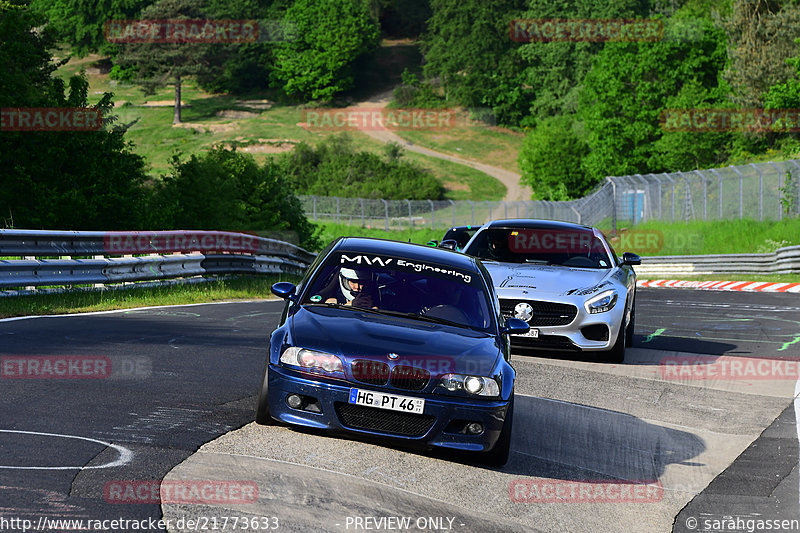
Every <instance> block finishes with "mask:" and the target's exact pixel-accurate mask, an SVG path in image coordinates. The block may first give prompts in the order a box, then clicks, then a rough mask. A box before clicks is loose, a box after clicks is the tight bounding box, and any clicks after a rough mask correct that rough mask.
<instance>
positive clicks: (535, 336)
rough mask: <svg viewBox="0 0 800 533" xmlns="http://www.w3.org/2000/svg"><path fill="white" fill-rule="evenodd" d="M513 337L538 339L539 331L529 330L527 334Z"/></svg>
mask: <svg viewBox="0 0 800 533" xmlns="http://www.w3.org/2000/svg"><path fill="white" fill-rule="evenodd" d="M514 336H515V337H530V338H531V339H538V338H539V330H538V329H533V328H531V329H529V330H528V332H527V333H522V334H521V335H514Z"/></svg>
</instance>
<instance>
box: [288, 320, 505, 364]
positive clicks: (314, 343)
mask: <svg viewBox="0 0 800 533" xmlns="http://www.w3.org/2000/svg"><path fill="white" fill-rule="evenodd" d="M290 320H291V335H292V339H291V343H292V344H293V345H295V346H301V347H303V348H308V349H312V350H319V351H323V352H328V353H333V354H336V355H338V356H340V357H341V358H342V359H344V360H345V363H346V365H348V366H349V363H350V362H351V361H352V360H354V359H369V360H380V361H383V362H386V363H389V364H390V365H391V366H393V365H395V364H405V365H409V366H415V367H422V368H427V369H428V370H429V371H430V372H431V374H433V375H442V374H447V373H469V374H473V375H484V376H488V375H490V372H491V370H492V369H493V368H494V366H495V363H496V361H497V359H498V358H499V357H501V353H502V352H501V349H500V347H499V345H498V344H497V340H496V339H495V338H494V337H493V336H491V335H489V334H487V333H481V332H479V331H474V330H470V329H465V328H458V327H453V326H447V325H443V324H435V323H433V322H424V321H419V320H413V319H409V318H401V317H392V316H387V315H378V314H375V313H368V312H359V311H351V310H347V309H337V308H334V307H321V306H320V307H317V306H313V307H302V308H300V309H298V311H297V312H296V313H294V314H293V315H292V316H291V317H290ZM390 353H391V354H397V358H395V359H390V358H389V357H388V356H389V354H390Z"/></svg>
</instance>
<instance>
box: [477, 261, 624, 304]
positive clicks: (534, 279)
mask: <svg viewBox="0 0 800 533" xmlns="http://www.w3.org/2000/svg"><path fill="white" fill-rule="evenodd" d="M483 266H485V267H486V270H488V271H489V274H490V275H491V276H492V281H493V282H494V286H495V287H496V288H497V289H498V292H499V293H500V294H501V295H502V293H504V292H507V291H505V290H503V289H512V290H513V289H518V290H535V291H536V292H537V293H539V294H556V295H559V296H566V295H569V294H572V293H573V292H576V291H579V290H582V289H590V288H592V287H595V286H596V285H599V284H600V283H602V282H603V281H604V280H605V279H606V278H608V277H609V276H610V275H611V273H612V272H613V271H614V269H611V268H603V269H599V268H571V267H560V266H547V265H533V264H517V263H496V262H493V261H483Z"/></svg>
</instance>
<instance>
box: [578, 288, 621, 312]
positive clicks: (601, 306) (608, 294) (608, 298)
mask: <svg viewBox="0 0 800 533" xmlns="http://www.w3.org/2000/svg"><path fill="white" fill-rule="evenodd" d="M616 304H617V291H615V290H613V289H612V290H609V291H604V292H601V293H600V294H598V295H597V296H595V297H593V298H590V299H589V300H587V301H586V303H585V304H584V307H585V308H586V312H587V313H590V314H595V313H605V312H606V311H611V310H612V309H613V308H614V306H615V305H616Z"/></svg>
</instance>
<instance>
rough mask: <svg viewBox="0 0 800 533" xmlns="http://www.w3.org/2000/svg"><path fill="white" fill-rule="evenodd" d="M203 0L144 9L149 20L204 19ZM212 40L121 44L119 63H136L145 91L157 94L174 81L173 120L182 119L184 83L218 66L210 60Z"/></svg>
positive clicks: (162, 0)
mask: <svg viewBox="0 0 800 533" xmlns="http://www.w3.org/2000/svg"><path fill="white" fill-rule="evenodd" d="M202 6H203V1H202V0H158V1H157V2H156V3H155V4H153V5H151V6H148V7H147V8H145V9H144V10H143V11H142V19H145V20H164V19H169V20H174V19H195V20H197V19H201V18H204V17H205V15H204V13H203V10H202ZM210 46H213V45H209V44H205V43H189V42H177V43H164V42H143V43H126V44H123V45H120V50H121V51H120V54H119V55H118V56H117V63H118V64H119V65H120V66H122V67H124V68H128V67H131V66H132V67H134V68H135V69H136V77H135V78H134V82H135V83H137V84H138V85H140V86H141V87H142V89H143V90H144V93H145V94H154V93H155V91H156V89H158V88H160V87H164V86H165V85H167V84H170V83H171V84H172V85H174V87H175V106H174V113H173V120H172V123H173V124H180V122H181V85H182V83H183V79H184V78H185V77H187V76H191V75H196V74H200V73H206V74H208V73H209V72H210V71H211V69H212V68H213V67H214V66H215V65H212V64H211V62H210V61H209V58H210V56H209V48H210Z"/></svg>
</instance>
